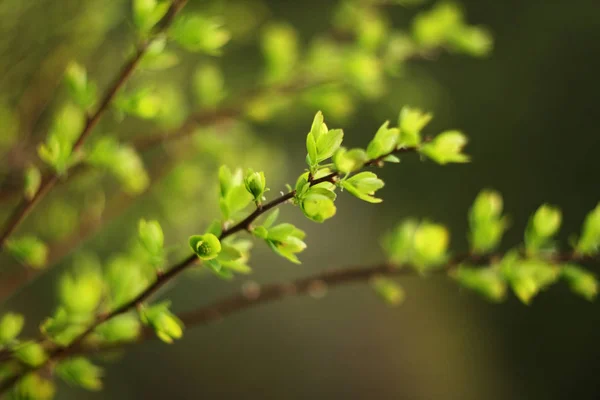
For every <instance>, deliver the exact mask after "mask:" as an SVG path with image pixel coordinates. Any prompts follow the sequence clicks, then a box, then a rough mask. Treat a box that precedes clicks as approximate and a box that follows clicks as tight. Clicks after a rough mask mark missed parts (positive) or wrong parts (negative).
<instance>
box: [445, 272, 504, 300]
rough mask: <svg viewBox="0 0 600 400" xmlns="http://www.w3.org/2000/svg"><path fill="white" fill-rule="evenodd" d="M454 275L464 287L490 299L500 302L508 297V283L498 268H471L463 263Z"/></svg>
mask: <svg viewBox="0 0 600 400" xmlns="http://www.w3.org/2000/svg"><path fill="white" fill-rule="evenodd" d="M453 277H454V278H455V279H456V280H457V281H458V283H459V284H460V285H461V286H462V287H465V288H467V289H470V290H473V291H475V292H477V293H478V294H480V295H482V296H484V297H485V298H487V299H488V300H490V301H493V302H500V301H502V300H504V299H505V297H506V289H507V284H506V281H505V279H504V277H503V275H502V273H501V272H500V271H499V269H498V268H494V267H488V268H469V267H465V266H462V265H461V266H460V267H459V268H458V269H457V270H456V272H455V273H454V274H453Z"/></svg>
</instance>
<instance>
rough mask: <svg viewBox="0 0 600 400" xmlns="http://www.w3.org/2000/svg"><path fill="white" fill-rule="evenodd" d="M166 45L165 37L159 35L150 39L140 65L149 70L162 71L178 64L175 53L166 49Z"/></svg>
mask: <svg viewBox="0 0 600 400" xmlns="http://www.w3.org/2000/svg"><path fill="white" fill-rule="evenodd" d="M166 45H167V38H166V37H159V38H155V39H154V40H152V42H151V43H150V44H149V45H148V48H147V49H146V53H145V54H144V56H143V58H142V61H141V62H140V67H141V68H143V69H147V70H151V71H162V70H165V69H168V68H171V67H174V66H175V65H177V64H179V57H178V56H177V54H175V53H173V52H170V51H166V50H165V48H166Z"/></svg>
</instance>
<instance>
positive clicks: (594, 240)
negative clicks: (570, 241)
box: [575, 203, 600, 255]
mask: <svg viewBox="0 0 600 400" xmlns="http://www.w3.org/2000/svg"><path fill="white" fill-rule="evenodd" d="M575 249H576V251H577V253H579V254H583V255H593V254H597V253H598V251H600V203H598V205H597V206H596V208H594V209H593V210H592V211H590V212H589V214H588V215H587V216H586V217H585V221H584V223H583V229H582V232H581V237H580V238H579V241H578V242H577V245H576V247H575Z"/></svg>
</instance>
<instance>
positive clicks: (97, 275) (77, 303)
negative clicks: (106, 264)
mask: <svg viewBox="0 0 600 400" xmlns="http://www.w3.org/2000/svg"><path fill="white" fill-rule="evenodd" d="M75 264H76V265H75V268H74V271H73V272H72V273H65V274H63V276H62V277H61V279H60V281H59V295H60V300H61V304H62V305H63V306H64V307H65V309H66V310H67V312H68V313H69V314H73V315H82V316H85V315H90V314H92V313H93V312H94V311H95V310H96V308H97V307H98V305H99V304H100V300H101V299H102V293H103V291H104V281H103V279H102V272H101V270H100V268H98V267H97V266H96V265H94V264H91V263H77V261H76V263H75Z"/></svg>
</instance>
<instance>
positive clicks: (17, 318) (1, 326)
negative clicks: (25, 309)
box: [0, 312, 25, 347]
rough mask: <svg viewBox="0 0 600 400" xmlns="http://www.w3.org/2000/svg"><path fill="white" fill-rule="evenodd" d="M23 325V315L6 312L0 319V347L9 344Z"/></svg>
mask: <svg viewBox="0 0 600 400" xmlns="http://www.w3.org/2000/svg"><path fill="white" fill-rule="evenodd" d="M23 325H25V317H24V316H23V315H21V314H17V313H10V312H9V313H6V314H4V315H3V316H2V319H0V347H2V346H6V345H7V344H10V343H11V342H12V341H13V340H15V339H16V338H17V336H19V333H21V330H22V329H23Z"/></svg>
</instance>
